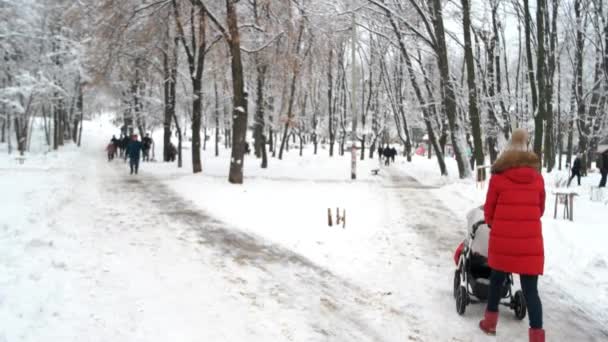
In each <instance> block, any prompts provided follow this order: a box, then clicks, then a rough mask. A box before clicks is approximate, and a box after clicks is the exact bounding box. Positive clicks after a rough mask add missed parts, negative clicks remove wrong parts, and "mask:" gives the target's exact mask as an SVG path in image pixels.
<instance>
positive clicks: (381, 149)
mask: <svg viewBox="0 0 608 342" xmlns="http://www.w3.org/2000/svg"><path fill="white" fill-rule="evenodd" d="M383 156H384V149H383V148H382V146H380V147H378V159H380V160H382V157H383Z"/></svg>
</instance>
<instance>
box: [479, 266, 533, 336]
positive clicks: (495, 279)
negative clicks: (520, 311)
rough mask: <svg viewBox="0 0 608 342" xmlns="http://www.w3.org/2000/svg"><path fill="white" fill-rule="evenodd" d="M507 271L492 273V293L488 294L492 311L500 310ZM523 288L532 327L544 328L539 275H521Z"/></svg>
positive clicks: (489, 309)
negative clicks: (539, 293)
mask: <svg viewBox="0 0 608 342" xmlns="http://www.w3.org/2000/svg"><path fill="white" fill-rule="evenodd" d="M506 278H507V273H504V272H501V271H496V270H492V275H490V293H489V295H488V308H487V310H488V311H490V312H498V304H499V302H500V297H501V287H502V285H503V284H504V283H505V280H506ZM519 280H520V281H521V289H522V291H523V292H524V298H526V305H527V306H528V318H529V319H530V328H532V329H542V328H543V306H542V303H541V302H540V297H539V296H538V276H530V275H523V274H522V275H520V276H519Z"/></svg>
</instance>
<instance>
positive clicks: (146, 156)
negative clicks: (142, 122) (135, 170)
mask: <svg viewBox="0 0 608 342" xmlns="http://www.w3.org/2000/svg"><path fill="white" fill-rule="evenodd" d="M141 142H142V152H143V160H144V161H145V162H149V161H150V150H151V149H152V144H154V140H152V138H150V133H146V136H145V137H144V138H143V139H142V140H141Z"/></svg>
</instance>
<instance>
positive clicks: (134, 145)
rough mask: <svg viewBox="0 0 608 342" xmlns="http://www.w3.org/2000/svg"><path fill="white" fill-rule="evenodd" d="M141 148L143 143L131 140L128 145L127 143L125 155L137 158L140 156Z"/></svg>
mask: <svg viewBox="0 0 608 342" xmlns="http://www.w3.org/2000/svg"><path fill="white" fill-rule="evenodd" d="M142 149H143V144H142V143H141V142H139V141H131V142H130V143H129V145H127V156H128V157H129V159H131V160H139V158H140V157H141V150H142Z"/></svg>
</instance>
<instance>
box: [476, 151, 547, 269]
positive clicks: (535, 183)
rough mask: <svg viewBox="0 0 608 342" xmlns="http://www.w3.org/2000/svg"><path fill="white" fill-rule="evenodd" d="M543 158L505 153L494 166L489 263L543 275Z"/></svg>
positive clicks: (487, 210) (489, 196) (488, 206)
mask: <svg viewBox="0 0 608 342" xmlns="http://www.w3.org/2000/svg"><path fill="white" fill-rule="evenodd" d="M539 166H540V161H539V159H538V157H537V156H536V155H535V154H534V153H532V152H516V151H509V152H504V153H503V154H502V156H501V157H500V158H499V159H498V160H497V161H496V163H495V164H494V166H492V178H491V179H490V187H489V189H488V194H487V197H486V203H485V205H484V214H485V220H486V222H487V224H488V225H490V226H491V230H490V241H489V248H488V264H489V265H490V267H491V268H492V269H495V270H499V271H503V272H509V273H518V274H525V275H539V274H543V268H544V262H545V255H544V245H543V234H542V223H541V220H540V218H541V217H542V216H543V213H544V211H545V185H544V181H543V177H542V175H541V174H540V173H539V172H538V168H539Z"/></svg>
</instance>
